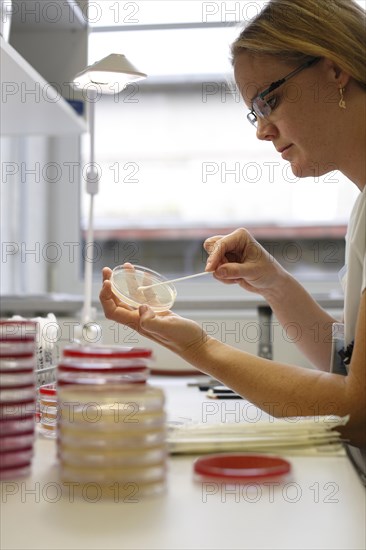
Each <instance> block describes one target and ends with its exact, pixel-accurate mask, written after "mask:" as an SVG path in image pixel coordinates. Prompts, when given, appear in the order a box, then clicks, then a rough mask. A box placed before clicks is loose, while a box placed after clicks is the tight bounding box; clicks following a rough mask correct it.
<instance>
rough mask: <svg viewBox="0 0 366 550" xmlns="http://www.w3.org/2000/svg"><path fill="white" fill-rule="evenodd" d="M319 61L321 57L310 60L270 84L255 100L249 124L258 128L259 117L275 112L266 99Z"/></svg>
mask: <svg viewBox="0 0 366 550" xmlns="http://www.w3.org/2000/svg"><path fill="white" fill-rule="evenodd" d="M319 59H320V57H314V58H313V59H310V61H307V62H306V63H304V64H303V65H300V67H298V68H297V69H295V70H294V71H292V72H291V73H289V74H288V75H286V76H284V77H283V78H281V79H280V80H276V82H272V84H270V86H269V87H268V88H266V89H265V90H264V91H263V92H261V93H260V94H259V95H257V97H255V98H254V99H253V101H252V108H251V110H250V111H249V113H248V114H247V119H248V120H249V122H250V123H251V124H253V126H257V122H258V117H259V118H267V117H268V116H269V115H270V114H271V112H272V110H273V105H271V104H270V103H269V102H268V101H266V100H265V99H264V98H265V97H266V96H267V95H268V94H270V93H271V92H273V91H274V90H277V88H279V87H280V86H282V84H284V83H285V82H287V81H288V80H290V78H292V77H293V76H295V75H297V74H298V73H299V72H301V71H303V70H304V69H307V68H308V67H311V65H313V64H314V63H316V62H317V61H319Z"/></svg>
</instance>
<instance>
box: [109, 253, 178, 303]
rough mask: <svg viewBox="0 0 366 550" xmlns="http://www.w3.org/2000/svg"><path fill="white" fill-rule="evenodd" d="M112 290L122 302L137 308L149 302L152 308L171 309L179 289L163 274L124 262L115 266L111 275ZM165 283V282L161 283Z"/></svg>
mask: <svg viewBox="0 0 366 550" xmlns="http://www.w3.org/2000/svg"><path fill="white" fill-rule="evenodd" d="M111 283H112V291H113V293H114V294H115V295H116V296H117V298H119V299H120V300H121V302H123V303H125V304H127V305H129V306H131V307H132V308H135V309H137V308H138V307H139V306H141V305H144V304H147V305H148V306H150V307H151V309H152V310H154V311H156V312H162V311H167V310H169V309H170V308H171V307H172V306H173V304H174V302H175V299H176V297H177V291H176V289H175V286H174V285H173V284H172V283H169V282H168V281H167V279H166V278H165V277H163V275H160V274H159V273H157V272H156V271H152V270H151V269H148V268H147V267H142V266H139V265H132V264H124V265H119V266H117V267H115V268H114V269H113V271H112V276H111ZM157 283H159V286H156V287H154V288H148V289H146V290H139V287H141V286H148V285H153V284H157ZM161 283H164V284H161Z"/></svg>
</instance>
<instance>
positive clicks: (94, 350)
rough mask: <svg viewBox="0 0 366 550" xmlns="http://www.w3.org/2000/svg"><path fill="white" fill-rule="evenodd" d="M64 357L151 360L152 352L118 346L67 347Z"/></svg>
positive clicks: (144, 349)
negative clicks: (140, 358)
mask: <svg viewBox="0 0 366 550" xmlns="http://www.w3.org/2000/svg"><path fill="white" fill-rule="evenodd" d="M63 356H64V357H90V358H93V359H102V358H103V359H105V358H108V359H131V358H137V357H144V358H149V357H151V356H152V350H151V349H147V348H127V347H126V348H122V347H118V346H115V347H114V346H95V347H93V346H78V347H66V348H65V349H64V350H63Z"/></svg>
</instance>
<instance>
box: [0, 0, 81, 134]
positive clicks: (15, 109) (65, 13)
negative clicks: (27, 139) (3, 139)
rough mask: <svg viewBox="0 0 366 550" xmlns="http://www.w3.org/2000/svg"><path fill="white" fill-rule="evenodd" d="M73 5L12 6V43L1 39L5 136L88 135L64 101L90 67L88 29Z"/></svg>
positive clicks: (61, 1) (29, 1)
mask: <svg viewBox="0 0 366 550" xmlns="http://www.w3.org/2000/svg"><path fill="white" fill-rule="evenodd" d="M83 5H84V4H79V3H77V2H76V1H75V0H68V1H66V0H58V1H52V2H51V1H48V0H42V2H39V1H33V0H13V8H12V9H13V15H12V27H11V33H10V40H9V43H7V42H5V41H4V40H3V38H2V37H0V50H1V113H0V114H1V134H2V135H5V136H11V135H13V136H16V135H22V136H24V135H44V136H46V135H49V136H55V135H65V134H80V133H82V132H84V131H85V129H86V128H85V119H84V118H83V117H80V115H78V114H77V113H76V112H75V111H74V109H73V108H72V107H71V106H70V105H69V103H67V101H66V99H78V98H80V96H77V95H76V92H74V91H73V89H72V87H71V86H70V83H71V81H72V78H73V76H74V75H75V74H77V73H78V72H79V71H80V70H81V69H82V68H83V67H85V66H86V65H87V39H88V25H87V21H86V16H85V15H84V14H85V13H86V12H85V8H84V11H82V6H83Z"/></svg>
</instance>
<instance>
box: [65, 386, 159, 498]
mask: <svg viewBox="0 0 366 550" xmlns="http://www.w3.org/2000/svg"><path fill="white" fill-rule="evenodd" d="M58 404H59V417H58V457H59V461H60V476H61V481H62V482H63V483H68V484H71V483H72V484H73V486H74V487H75V489H76V490H78V489H79V490H81V491H83V490H84V488H85V487H89V488H90V487H91V486H92V488H93V489H94V490H95V491H96V494H97V496H99V497H101V496H103V497H109V498H113V499H114V501H116V500H118V501H120V500H123V501H126V499H127V500H128V501H130V502H136V501H138V500H139V499H140V497H145V496H153V495H157V494H160V493H162V492H163V491H164V490H165V486H166V467H167V448H166V433H165V431H166V430H165V426H166V418H165V412H164V394H163V391H162V390H161V389H159V388H156V387H152V386H150V385H148V384H144V385H143V384H140V385H136V384H135V385H133V384H126V385H121V384H103V385H89V386H85V385H69V384H67V385H61V386H60V387H59V388H58ZM131 499H132V500H131Z"/></svg>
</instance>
